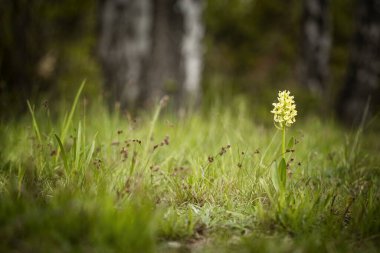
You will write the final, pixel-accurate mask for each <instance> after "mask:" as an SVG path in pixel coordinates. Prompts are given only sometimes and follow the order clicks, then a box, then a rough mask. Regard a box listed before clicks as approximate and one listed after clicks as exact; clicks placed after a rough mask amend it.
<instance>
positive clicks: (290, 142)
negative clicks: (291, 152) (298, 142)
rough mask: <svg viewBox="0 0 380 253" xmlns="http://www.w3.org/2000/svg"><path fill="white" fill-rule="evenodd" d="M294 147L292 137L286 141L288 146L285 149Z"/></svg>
mask: <svg viewBox="0 0 380 253" xmlns="http://www.w3.org/2000/svg"><path fill="white" fill-rule="evenodd" d="M293 147H294V138H293V137H292V138H290V140H289V142H288V147H287V149H292V148H293Z"/></svg>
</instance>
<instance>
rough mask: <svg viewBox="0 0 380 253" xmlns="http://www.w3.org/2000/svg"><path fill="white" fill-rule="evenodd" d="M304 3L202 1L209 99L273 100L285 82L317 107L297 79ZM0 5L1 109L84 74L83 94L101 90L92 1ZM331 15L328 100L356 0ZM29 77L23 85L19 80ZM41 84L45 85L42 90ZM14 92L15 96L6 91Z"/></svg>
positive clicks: (71, 89) (73, 84) (66, 93)
mask: <svg viewBox="0 0 380 253" xmlns="http://www.w3.org/2000/svg"><path fill="white" fill-rule="evenodd" d="M302 4H303V2H302V1H299V0H290V1H281V0H233V1H232V0H208V1H206V4H205V12H204V21H205V26H206V33H205V34H206V37H205V46H206V50H205V69H204V82H203V89H204V94H205V95H204V96H203V97H204V101H205V102H206V104H207V102H208V101H213V100H215V98H217V99H219V100H221V101H222V102H223V103H226V102H228V101H230V100H231V98H232V96H231V95H234V96H236V95H239V94H240V95H242V94H243V95H244V96H245V97H248V98H252V99H250V101H252V105H254V104H257V105H259V104H262V102H263V101H268V100H273V98H274V96H275V95H274V94H273V93H274V92H273V89H284V88H287V89H289V88H290V89H292V90H294V92H295V93H296V95H297V94H302V95H303V97H304V100H305V105H304V108H305V109H306V110H308V108H310V109H311V108H314V107H316V105H317V101H315V100H313V99H310V98H311V97H310V96H309V95H308V93H307V92H306V91H305V90H303V89H302V88H301V89H299V87H300V86H297V63H298V60H299V50H298V48H299V47H298V46H299V44H300V40H301V38H300V32H299V31H300V18H301V14H302ZM1 5H2V8H0V31H1V32H0V36H1V38H2V39H1V40H0V89H1V90H0V91H1V94H2V95H1V107H2V108H7V105H8V104H9V102H10V101H13V100H14V98H15V97H17V98H18V100H20V101H18V102H20V103H22V104H23V105H24V104H25V103H24V101H25V99H26V97H31V96H32V97H33V96H34V97H39V99H40V98H41V96H42V97H44V98H45V97H47V98H50V99H52V98H54V99H55V98H56V97H61V98H62V97H63V98H66V97H71V96H72V95H73V93H75V91H76V90H77V89H78V87H77V86H78V84H79V83H81V81H82V80H83V79H87V80H88V83H89V84H90V85H87V87H86V90H85V94H88V96H94V95H99V94H100V93H101V83H102V78H101V72H100V68H99V66H98V64H97V59H96V39H97V38H96V36H97V34H96V29H97V15H98V11H99V10H97V1H95V0H83V1H75V0H63V1H53V0H35V1H27V0H3V1H2V4H1ZM331 17H332V19H331V20H332V32H333V48H332V55H331V70H332V71H331V78H330V81H331V85H330V89H331V90H330V91H329V94H331V97H330V98H329V101H330V102H332V101H334V100H335V95H336V93H337V91H339V89H340V86H341V85H342V82H343V79H344V75H345V71H346V65H347V59H348V55H349V48H350V40H351V36H352V32H353V25H354V20H353V19H354V0H336V1H331ZM49 64H50V65H49ZM26 82H27V83H28V85H27V86H25V85H23V84H25V83H26ZM17 85H18V86H20V87H27V90H26V91H24V93H25V95H24V96H19V92H20V88H18V86H17ZM36 87H38V88H36ZM301 87H302V86H301ZM41 88H42V89H41ZM44 90H45V91H49V92H48V93H41V91H44ZM15 93H17V96H10V95H9V94H15ZM41 94H43V95H41ZM253 98H254V99H253ZM310 101H311V102H310ZM7 110H9V108H7Z"/></svg>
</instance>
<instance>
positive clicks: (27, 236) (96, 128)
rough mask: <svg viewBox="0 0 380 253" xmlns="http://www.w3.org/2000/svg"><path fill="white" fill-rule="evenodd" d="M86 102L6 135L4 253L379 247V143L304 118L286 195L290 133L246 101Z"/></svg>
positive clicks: (40, 114)
mask: <svg viewBox="0 0 380 253" xmlns="http://www.w3.org/2000/svg"><path fill="white" fill-rule="evenodd" d="M75 101H76V102H74V103H73V106H72V107H71V108H68V109H67V111H68V112H69V114H65V113H64V112H62V113H58V114H57V115H54V117H53V116H52V115H50V113H49V109H48V108H47V107H43V106H41V107H38V108H34V107H33V105H30V104H29V105H30V106H29V108H30V112H31V113H30V115H27V116H25V117H24V118H22V119H18V120H13V121H2V122H1V124H0V138H1V144H0V145H1V146H0V251H1V252H190V251H193V252H378V250H379V249H380V243H379V241H380V201H379V198H380V185H379V183H380V168H379V158H378V151H379V144H378V143H377V142H374V141H373V138H375V137H377V136H378V135H377V134H376V133H375V134H373V133H372V134H369V133H367V131H366V129H364V128H360V131H348V130H345V129H343V128H342V127H340V126H339V125H337V124H335V123H334V122H331V121H321V120H320V119H319V118H317V117H313V116H308V117H306V116H304V117H302V116H301V117H299V120H298V121H297V122H296V124H295V127H293V128H291V129H290V130H289V131H288V132H287V136H288V138H290V137H294V138H295V140H296V144H295V146H294V147H292V149H291V150H288V152H287V154H286V159H287V161H288V175H287V177H288V179H287V186H286V191H284V192H277V191H276V190H275V188H274V186H273V183H272V167H273V162H274V161H275V160H277V161H278V160H279V159H281V151H280V149H281V133H280V132H279V131H278V130H276V128H275V127H274V126H273V125H272V124H271V123H269V124H268V122H265V123H262V122H260V120H258V119H255V113H251V112H248V110H247V108H246V107H245V106H244V104H243V103H240V104H239V105H237V106H214V107H212V108H210V109H209V110H208V111H207V113H202V112H200V111H199V112H189V113H188V114H186V115H185V116H181V117H179V116H174V115H173V114H172V113H169V112H167V111H166V109H165V108H164V106H163V104H160V105H158V107H157V109H156V110H155V111H154V112H153V113H152V114H149V113H145V114H140V116H139V117H137V118H132V117H131V116H129V115H127V114H119V113H117V112H116V113H113V114H110V113H109V112H108V111H107V110H106V109H105V108H104V107H102V106H100V105H92V106H85V105H84V104H83V103H82V102H83V101H81V100H80V99H79V100H78V99H76V100H75ZM78 101H79V102H78ZM269 114H270V113H269V111H268V115H269ZM301 114H302V112H301ZM268 117H271V116H268ZM374 136H375V137H374ZM367 140H368V141H367ZM371 140H372V141H371Z"/></svg>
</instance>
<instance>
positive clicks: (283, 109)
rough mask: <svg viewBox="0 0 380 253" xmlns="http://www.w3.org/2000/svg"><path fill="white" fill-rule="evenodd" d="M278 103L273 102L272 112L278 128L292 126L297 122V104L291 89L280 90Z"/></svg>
mask: <svg viewBox="0 0 380 253" xmlns="http://www.w3.org/2000/svg"><path fill="white" fill-rule="evenodd" d="M277 99H278V103H273V106H274V108H273V110H272V111H271V113H273V114H274V124H275V126H276V127H277V128H280V129H282V128H284V127H289V126H291V125H292V124H293V123H294V122H296V115H297V110H296V104H295V102H294V97H293V96H290V92H289V91H286V90H284V91H279V92H278V98H277Z"/></svg>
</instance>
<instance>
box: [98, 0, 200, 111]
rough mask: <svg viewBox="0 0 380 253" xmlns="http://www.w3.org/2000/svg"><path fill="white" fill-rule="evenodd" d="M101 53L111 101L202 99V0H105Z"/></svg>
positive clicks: (125, 104) (141, 103)
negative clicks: (200, 94)
mask: <svg viewBox="0 0 380 253" xmlns="http://www.w3.org/2000/svg"><path fill="white" fill-rule="evenodd" d="M100 11H101V13H100V26H101V27H100V40H99V50H100V58H101V63H102V67H103V71H104V77H105V90H106V93H108V95H107V96H108V101H109V103H110V105H111V106H114V104H115V103H117V102H118V103H120V106H121V108H122V109H125V108H128V109H133V108H136V107H147V106H151V105H152V104H154V102H156V101H157V100H158V99H159V98H160V97H161V96H163V95H164V94H169V95H171V96H172V97H174V101H175V102H176V104H177V105H185V104H187V103H189V102H194V101H196V100H197V99H198V98H199V92H200V88H199V85H200V79H201V70H202V47H201V40H202V36H203V24H202V20H201V16H202V1H201V0H102V2H101V6H100Z"/></svg>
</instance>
